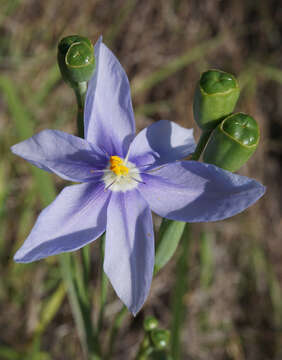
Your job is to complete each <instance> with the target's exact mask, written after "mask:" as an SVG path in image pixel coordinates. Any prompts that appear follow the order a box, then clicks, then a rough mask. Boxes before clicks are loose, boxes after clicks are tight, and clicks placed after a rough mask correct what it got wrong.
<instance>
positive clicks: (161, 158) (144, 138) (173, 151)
mask: <svg viewBox="0 0 282 360" xmlns="http://www.w3.org/2000/svg"><path fill="white" fill-rule="evenodd" d="M195 147H196V144H195V140H194V137H193V129H185V128H184V127H182V126H180V125H178V124H176V123H174V122H171V121H168V120H160V121H158V122H156V123H153V124H152V125H150V126H148V127H147V128H146V129H144V130H142V131H141V132H140V133H139V134H138V135H137V136H136V138H135V139H134V140H133V142H132V144H131V145H130V150H129V151H130V153H129V159H130V160H131V161H133V162H135V163H142V162H143V161H148V154H151V161H152V162H153V163H154V164H155V165H157V164H165V163H169V162H172V161H175V160H181V159H183V158H185V157H186V156H188V155H189V154H191V153H192V152H193V151H194V149H195ZM143 159H144V160H143ZM145 159H146V160H145ZM142 160H143V161H142ZM142 165H143V164H142Z"/></svg>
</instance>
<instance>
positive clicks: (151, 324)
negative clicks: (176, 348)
mask: <svg viewBox="0 0 282 360" xmlns="http://www.w3.org/2000/svg"><path fill="white" fill-rule="evenodd" d="M158 324H159V322H158V320H157V319H156V318H155V317H153V316H147V317H146V318H145V320H144V324H143V327H144V330H145V331H148V332H149V331H152V330H154V329H156V327H157V326H158Z"/></svg>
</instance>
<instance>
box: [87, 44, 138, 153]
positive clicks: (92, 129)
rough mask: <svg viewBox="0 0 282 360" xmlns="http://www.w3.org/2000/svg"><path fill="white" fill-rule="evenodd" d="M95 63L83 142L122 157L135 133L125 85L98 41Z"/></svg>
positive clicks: (124, 78) (114, 61) (121, 73)
mask: <svg viewBox="0 0 282 360" xmlns="http://www.w3.org/2000/svg"><path fill="white" fill-rule="evenodd" d="M95 61H96V70H95V72H94V75H93V76H92V78H91V80H90V81H89V84H88V90H87V94H86V105H85V112H84V132H85V139H87V140H88V141H89V142H91V143H94V144H96V145H97V146H99V147H100V148H101V149H105V150H106V151H107V152H108V153H109V155H119V156H122V157H124V156H125V155H126V153H127V150H128V146H129V144H130V142H131V141H132V139H133V137H134V134H135V122H134V114H133V109H132V103H131V95H130V87H129V82H128V79H127V76H126V73H125V71H124V70H123V68H122V66H121V64H120V63H119V61H118V59H117V58H116V57H115V55H114V54H113V53H112V52H111V51H110V50H109V49H108V48H107V47H106V45H105V44H103V43H102V39H101V38H100V39H99V40H98V42H97V43H96V45H95Z"/></svg>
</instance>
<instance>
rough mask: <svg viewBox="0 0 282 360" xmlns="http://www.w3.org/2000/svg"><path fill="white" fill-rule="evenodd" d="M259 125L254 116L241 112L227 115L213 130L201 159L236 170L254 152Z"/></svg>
mask: <svg viewBox="0 0 282 360" xmlns="http://www.w3.org/2000/svg"><path fill="white" fill-rule="evenodd" d="M259 137H260V133H259V127H258V124H257V122H256V120H255V119H254V118H252V117H251V116H249V115H246V114H243V113H237V114H233V115H230V116H227V117H226V118H225V119H224V120H223V121H222V122H221V123H220V124H219V125H218V126H217V127H216V129H215V130H214V131H213V133H212V135H211V137H210V140H209V142H208V144H207V146H206V148H205V151H204V155H203V160H204V162H206V163H209V164H214V165H216V166H219V167H220V168H222V169H225V170H229V171H232V172H233V171H237V170H238V169H240V167H241V166H242V165H244V164H245V163H246V162H247V161H248V160H249V158H250V157H251V156H252V155H253V153H254V152H255V150H256V148H257V146H258V143H259Z"/></svg>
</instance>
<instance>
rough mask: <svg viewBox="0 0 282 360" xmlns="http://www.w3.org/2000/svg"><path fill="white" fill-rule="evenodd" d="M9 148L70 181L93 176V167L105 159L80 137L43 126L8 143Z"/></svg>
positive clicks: (80, 180) (78, 180)
mask: <svg viewBox="0 0 282 360" xmlns="http://www.w3.org/2000/svg"><path fill="white" fill-rule="evenodd" d="M11 151H12V152H13V153H14V154H16V155H18V156H21V157H22V158H24V159H25V160H27V161H29V162H30V163H31V164H33V165H36V166H37V167H39V168H40V169H44V170H46V171H51V172H54V173H55V174H57V175H59V176H61V177H62V178H64V179H66V180H70V181H76V182H84V181H90V180H93V173H92V172H93V170H94V169H97V168H104V167H105V164H106V162H107V161H106V159H105V158H104V159H103V156H104V155H103V154H99V153H98V152H97V150H96V149H95V148H94V146H93V145H92V144H90V143H88V142H87V141H85V140H84V139H81V138H79V137H77V136H73V135H70V134H67V133H65V132H62V131H58V130H44V131H41V132H40V133H38V134H36V135H34V136H32V137H31V138H29V139H27V140H25V141H22V142H20V143H18V144H16V145H14V146H12V147H11Z"/></svg>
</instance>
